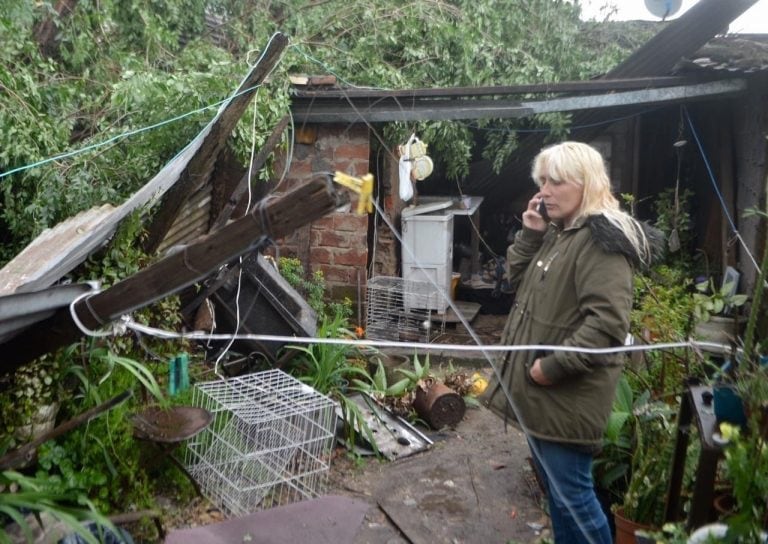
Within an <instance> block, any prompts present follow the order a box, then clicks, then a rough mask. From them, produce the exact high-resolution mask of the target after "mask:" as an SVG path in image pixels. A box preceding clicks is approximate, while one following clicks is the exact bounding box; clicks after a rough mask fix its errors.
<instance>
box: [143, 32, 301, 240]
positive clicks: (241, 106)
mask: <svg viewBox="0 0 768 544" xmlns="http://www.w3.org/2000/svg"><path fill="white" fill-rule="evenodd" d="M286 45H288V37H287V36H285V35H284V34H281V33H279V32H278V33H275V34H274V36H273V37H272V39H270V41H269V43H268V44H267V47H266V49H265V50H264V54H263V56H262V58H261V60H260V61H259V63H258V64H256V66H254V68H253V70H251V72H250V73H249V74H248V76H246V78H245V79H244V80H243V82H242V83H241V84H240V86H239V87H238V89H237V91H236V92H235V94H234V98H233V99H232V100H230V101H229V102H227V103H226V104H225V105H224V106H222V109H221V111H219V114H218V116H217V118H216V119H215V121H214V122H212V123H211V124H210V125H209V126H208V128H207V133H206V135H205V137H204V138H203V139H202V141H201V142H200V144H199V147H198V148H197V149H196V150H194V151H193V152H192V155H191V156H190V157H189V160H188V162H187V163H186V165H185V167H184V168H183V170H182V171H181V172H179V174H178V181H176V182H175V183H174V184H173V187H171V188H170V189H169V190H168V192H167V193H166V195H165V197H164V199H163V202H162V206H161V207H160V209H159V210H158V211H157V213H156V214H155V216H154V218H153V219H152V224H151V226H150V227H149V229H148V230H149V236H148V238H147V243H146V245H145V249H146V250H147V251H148V252H150V253H151V252H153V251H154V250H156V249H157V247H158V246H159V245H160V242H161V241H162V240H163V238H164V237H165V233H166V232H168V229H169V228H170V227H171V225H173V222H174V220H175V219H176V216H177V215H178V214H179V211H180V210H181V208H182V206H183V204H184V202H185V201H186V199H187V197H188V196H189V195H190V194H193V193H194V192H195V191H196V190H197V189H198V188H199V187H201V186H202V185H203V184H205V183H207V182H208V179H209V178H210V176H211V172H212V170H213V165H214V163H215V162H216V158H217V157H218V155H219V153H220V152H221V150H222V148H223V147H224V145H225V144H226V141H227V138H228V137H229V135H230V134H231V133H232V130H233V129H234V128H235V126H236V125H237V123H238V121H239V120H240V118H241V117H242V115H243V113H244V112H245V109H246V108H247V107H248V104H249V103H250V101H251V98H252V97H253V95H254V93H255V92H256V89H257V88H258V86H259V85H260V84H261V83H262V82H263V81H264V78H266V77H267V75H268V74H269V73H270V72H271V71H272V69H273V68H274V66H275V64H276V63H277V61H278V60H279V58H280V55H281V54H282V52H283V50H284V49H285V47H286Z"/></svg>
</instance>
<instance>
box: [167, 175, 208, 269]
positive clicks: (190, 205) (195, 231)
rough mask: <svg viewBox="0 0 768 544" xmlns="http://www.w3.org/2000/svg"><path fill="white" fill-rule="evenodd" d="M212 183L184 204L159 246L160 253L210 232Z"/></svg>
mask: <svg viewBox="0 0 768 544" xmlns="http://www.w3.org/2000/svg"><path fill="white" fill-rule="evenodd" d="M211 192H212V187H211V185H210V184H207V185H205V186H203V187H202V188H201V189H200V190H199V191H197V193H195V194H194V195H193V196H192V197H190V199H189V200H188V201H187V202H186V204H185V205H184V208H183V209H182V211H181V213H179V215H178V217H176V221H174V222H173V225H172V226H171V228H170V229H169V230H168V234H167V235H166V236H165V238H164V239H163V241H162V242H161V243H160V245H159V246H158V250H157V251H158V253H160V254H162V253H164V252H165V251H166V250H167V249H169V248H171V247H173V246H176V245H181V244H188V243H190V242H192V241H194V240H195V239H197V238H199V237H200V236H202V235H204V234H205V233H207V232H208V225H210V223H211Z"/></svg>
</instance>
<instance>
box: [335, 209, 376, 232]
mask: <svg viewBox="0 0 768 544" xmlns="http://www.w3.org/2000/svg"><path fill="white" fill-rule="evenodd" d="M333 227H334V229H335V230H341V231H348V232H360V231H367V230H368V216H367V215H356V214H352V213H336V214H333Z"/></svg>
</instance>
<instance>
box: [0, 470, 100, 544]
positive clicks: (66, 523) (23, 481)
mask: <svg viewBox="0 0 768 544" xmlns="http://www.w3.org/2000/svg"><path fill="white" fill-rule="evenodd" d="M29 514H33V515H34V518H35V520H36V522H37V523H39V524H41V525H43V524H45V525H46V526H50V525H52V524H53V523H60V524H61V525H63V528H64V529H66V530H69V531H71V532H73V533H75V534H77V535H78V536H79V537H80V538H82V539H83V540H84V541H85V542H88V543H89V544H98V542H99V541H98V540H97V539H96V537H95V536H94V535H93V534H92V533H91V531H90V530H88V529H87V528H86V527H85V526H84V525H83V522H85V521H91V522H93V523H96V524H97V525H99V526H101V527H103V528H105V529H109V530H111V531H115V527H114V526H113V525H112V523H111V522H110V521H109V520H108V519H107V518H106V517H104V516H103V515H102V514H100V513H99V512H98V510H96V508H95V507H94V505H93V503H92V502H91V501H89V500H88V498H87V497H86V495H85V494H84V493H72V492H66V493H64V492H61V491H59V490H58V489H57V488H56V486H51V485H50V482H49V480H48V479H47V478H46V477H45V476H25V475H23V474H20V473H18V472H16V471H12V470H9V471H4V472H2V473H0V543H2V544H5V543H8V544H10V543H11V542H17V541H18V540H15V539H13V540H12V539H11V535H9V534H8V533H7V532H6V531H7V529H8V527H7V523H6V522H5V520H4V519H2V518H3V516H7V519H10V520H11V521H13V522H15V523H16V525H18V527H19V529H20V531H21V533H22V534H21V536H23V537H24V538H25V540H27V541H28V542H33V541H36V540H35V537H34V536H33V532H32V528H31V527H30V520H29V518H28V515H29Z"/></svg>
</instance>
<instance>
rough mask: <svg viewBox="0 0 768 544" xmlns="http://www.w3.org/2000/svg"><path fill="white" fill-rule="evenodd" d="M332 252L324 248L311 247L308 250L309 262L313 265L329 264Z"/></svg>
mask: <svg viewBox="0 0 768 544" xmlns="http://www.w3.org/2000/svg"><path fill="white" fill-rule="evenodd" d="M332 254H333V253H332V251H331V250H329V249H328V248H325V247H311V248H309V260H310V261H312V264H313V265H316V264H331V262H332V260H331V259H332Z"/></svg>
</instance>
